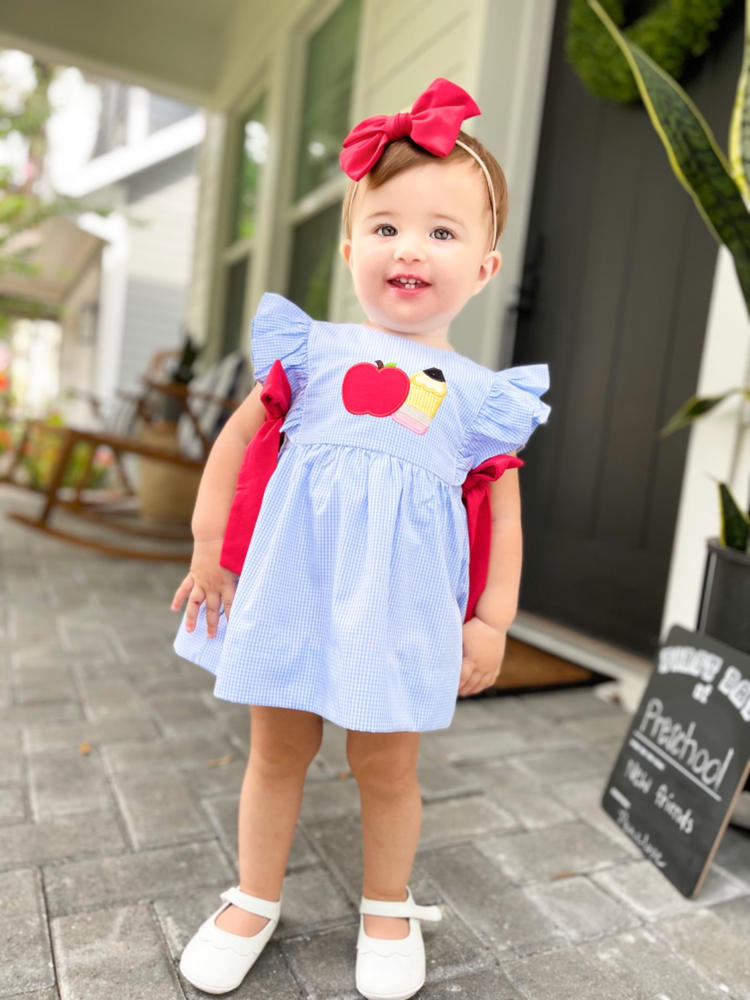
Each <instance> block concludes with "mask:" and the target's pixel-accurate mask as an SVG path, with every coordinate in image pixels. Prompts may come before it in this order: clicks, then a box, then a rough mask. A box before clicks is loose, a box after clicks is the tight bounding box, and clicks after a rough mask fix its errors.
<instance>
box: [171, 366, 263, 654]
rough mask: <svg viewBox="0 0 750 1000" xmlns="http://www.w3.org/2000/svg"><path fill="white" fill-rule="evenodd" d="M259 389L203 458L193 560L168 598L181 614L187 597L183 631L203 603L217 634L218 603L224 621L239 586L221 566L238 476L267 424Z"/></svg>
mask: <svg viewBox="0 0 750 1000" xmlns="http://www.w3.org/2000/svg"><path fill="white" fill-rule="evenodd" d="M262 391H263V387H262V386H261V385H260V384H258V385H256V386H255V387H254V388H253V390H252V392H250V393H249V395H248V396H247V398H246V399H245V400H244V401H243V403H242V405H241V406H239V407H238V408H237V409H236V410H235V412H234V413H233V414H232V416H231V417H230V418H229V420H227V422H226V424H225V425H224V427H223V428H222V430H221V433H220V434H219V436H218V437H217V439H216V441H215V442H214V445H213V447H212V448H211V452H210V454H209V456H208V458H207V459H206V465H205V468H204V469H203V475H202V476H201V481H200V486H199V487H198V496H197V497H196V501H195V508H194V510H193V520H192V529H193V538H194V540H195V541H194V545H193V557H192V559H191V562H190V570H189V572H188V574H187V576H186V577H185V579H184V580H183V581H182V583H181V584H180V585H179V587H178V588H177V590H176V592H175V595H174V597H173V599H172V605H171V607H172V610H173V611H179V610H180V608H181V607H182V605H183V602H184V601H185V598H186V597H187V598H188V603H187V612H186V618H185V628H186V630H187V631H188V632H192V631H193V630H194V629H195V623H196V620H197V618H198V612H199V610H200V607H201V605H202V604H203V602H204V601H205V604H206V631H207V633H208V636H209V637H210V638H212V637H213V636H215V635H216V632H217V628H218V623H219V613H220V610H221V605H222V604H223V605H224V613H225V614H226V616H227V618H228V617H229V612H230V609H231V606H232V601H233V599H234V592H235V590H236V588H237V578H236V576H235V574H234V573H232V572H231V571H230V570H228V569H224V567H223V566H221V565H220V562H219V559H220V557H221V548H222V544H223V541H224V532H225V530H226V526H227V519H228V518H229V508H230V507H231V505H232V498H233V496H234V491H235V486H236V485H237V476H238V474H239V471H240V466H241V465H242V458H243V455H244V454H245V449H246V448H247V445H248V442H249V441H250V439H251V438H252V437H254V435H255V433H256V431H257V430H258V429H259V428H260V426H261V424H262V423H263V421H264V420H265V415H266V410H265V407H264V406H263V404H262V403H261V401H260V394H261V392H262Z"/></svg>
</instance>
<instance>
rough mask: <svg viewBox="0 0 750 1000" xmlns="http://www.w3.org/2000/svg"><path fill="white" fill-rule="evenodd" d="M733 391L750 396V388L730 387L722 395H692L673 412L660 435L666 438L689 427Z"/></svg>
mask: <svg viewBox="0 0 750 1000" xmlns="http://www.w3.org/2000/svg"><path fill="white" fill-rule="evenodd" d="M733 392H742V393H745V395H748V396H750V389H730V390H729V392H723V393H722V394H721V395H720V396H702V397H700V396H691V397H690V399H688V400H687V401H686V402H684V403H683V404H682V406H681V407H680V408H679V410H677V411H676V412H675V413H673V414H672V416H671V417H670V418H669V420H668V421H667V423H666V424H665V425H664V427H662V429H661V430H660V431H659V436H660V437H662V438H665V437H667V436H668V435H669V434H673V433H674V431H678V430H680V428H682V427H688V426H689V425H690V424H691V423H692V422H693V421H694V420H698V419H699V418H700V417H703V416H705V415H706V414H707V413H709V412H710V411H711V410H713V408H714V407H715V406H718V405H719V403H721V401H722V400H724V399H726V398H727V396H731V395H732V393H733Z"/></svg>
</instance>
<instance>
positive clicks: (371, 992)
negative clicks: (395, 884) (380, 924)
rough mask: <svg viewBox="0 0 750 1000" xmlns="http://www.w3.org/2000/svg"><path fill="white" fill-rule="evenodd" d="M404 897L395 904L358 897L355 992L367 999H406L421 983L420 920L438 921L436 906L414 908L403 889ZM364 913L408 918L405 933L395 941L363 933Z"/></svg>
mask: <svg viewBox="0 0 750 1000" xmlns="http://www.w3.org/2000/svg"><path fill="white" fill-rule="evenodd" d="M406 891H407V893H408V896H407V898H406V899H405V900H404V901H403V902H401V903H399V902H391V901H390V900H382V899H367V898H366V897H365V896H362V901H361V903H360V907H359V912H360V913H361V914H363V916H361V917H360V919H359V937H358V938H357V967H356V973H355V975H356V983H357V989H358V990H359V992H360V993H361V994H362V996H364V997H367V1000H408V997H413V996H414V994H415V993H417V992H418V991H419V990H420V989H421V988H422V986H424V981H425V955H424V943H423V941H422V929H421V927H420V926H419V921H420V920H442V917H443V914H442V912H441V910H440V907H439V906H418V905H417V904H416V903H415V902H414V897H413V896H412V894H411V889H410V888H409V887H408V886H407V887H406ZM364 914H372V915H373V916H380V917H408V918H409V933H408V934H407V936H406V937H405V938H399V939H396V940H395V941H391V940H386V939H385V938H374V937H370V936H369V934H366V933H365V919H364Z"/></svg>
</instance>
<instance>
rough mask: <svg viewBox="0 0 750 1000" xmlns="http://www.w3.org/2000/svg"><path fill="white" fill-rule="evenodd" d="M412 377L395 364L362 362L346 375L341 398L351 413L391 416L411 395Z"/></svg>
mask: <svg viewBox="0 0 750 1000" xmlns="http://www.w3.org/2000/svg"><path fill="white" fill-rule="evenodd" d="M409 388H410V383H409V376H408V375H407V374H406V372H405V371H402V369H401V368H397V367H396V364H395V362H391V363H390V364H387V365H384V364H383V362H382V361H376V362H375V364H372V363H371V362H369V361H362V362H360V363H359V364H357V365H353V366H352V367H351V368H350V369H349V370H348V371H347V373H346V375H344V381H343V382H342V384H341V396H342V398H343V400H344V406H345V407H346V408H347V410H348V411H349V412H350V413H369V414H370V415H371V416H373V417H389V416H390V415H391V414H392V413H395V412H396V410H397V409H398V408H399V407H400V406H401V404H402V403H403V402H404V400H405V399H406V397H407V396H408V395H409Z"/></svg>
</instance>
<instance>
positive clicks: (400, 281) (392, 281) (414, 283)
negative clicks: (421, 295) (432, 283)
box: [388, 277, 428, 289]
mask: <svg viewBox="0 0 750 1000" xmlns="http://www.w3.org/2000/svg"><path fill="white" fill-rule="evenodd" d="M388 284H389V285H393V286H394V288H406V289H413V288H427V286H428V282H427V281H422V280H421V278H409V277H398V278H389V279H388Z"/></svg>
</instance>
